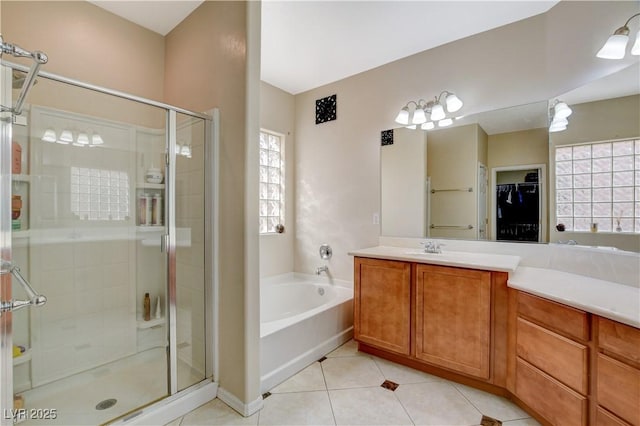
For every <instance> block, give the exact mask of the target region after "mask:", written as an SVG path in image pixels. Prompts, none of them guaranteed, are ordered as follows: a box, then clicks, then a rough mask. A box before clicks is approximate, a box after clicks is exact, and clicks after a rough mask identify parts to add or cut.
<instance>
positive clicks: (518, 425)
mask: <svg viewBox="0 0 640 426" xmlns="http://www.w3.org/2000/svg"><path fill="white" fill-rule="evenodd" d="M502 426H540V423H538V422H537V421H536V420H535V419H532V418H530V417H529V418H527V419H521V420H512V421H510V422H504V423H502Z"/></svg>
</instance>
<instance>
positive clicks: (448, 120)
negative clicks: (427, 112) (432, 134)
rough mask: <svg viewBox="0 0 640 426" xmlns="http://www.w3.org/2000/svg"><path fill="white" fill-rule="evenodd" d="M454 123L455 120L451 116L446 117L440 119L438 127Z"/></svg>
mask: <svg viewBox="0 0 640 426" xmlns="http://www.w3.org/2000/svg"><path fill="white" fill-rule="evenodd" d="M451 124H453V120H452V119H450V118H445V119H444V120H440V121H438V127H447V126H451Z"/></svg>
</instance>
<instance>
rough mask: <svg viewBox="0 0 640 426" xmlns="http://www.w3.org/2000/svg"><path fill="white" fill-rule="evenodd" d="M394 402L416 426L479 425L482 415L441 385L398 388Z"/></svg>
mask: <svg viewBox="0 0 640 426" xmlns="http://www.w3.org/2000/svg"><path fill="white" fill-rule="evenodd" d="M395 394H396V395H397V396H398V399H399V400H400V402H401V403H402V405H403V406H404V408H405V409H406V410H407V412H408V413H409V416H411V419H412V420H413V422H414V423H415V424H416V425H440V426H444V425H456V426H462V425H479V424H480V420H481V419H482V414H481V413H480V412H479V411H478V410H477V409H476V408H475V407H474V406H473V405H471V403H470V402H469V401H467V399H466V398H465V397H464V396H462V394H461V393H460V392H458V390H457V389H456V388H454V387H453V386H452V385H450V384H449V383H445V382H429V383H417V384H409V385H400V387H398V389H397V390H396V391H395Z"/></svg>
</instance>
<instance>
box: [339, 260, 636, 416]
mask: <svg viewBox="0 0 640 426" xmlns="http://www.w3.org/2000/svg"><path fill="white" fill-rule="evenodd" d="M350 254H351V255H353V256H354V292H355V295H354V338H355V340H356V341H357V342H358V346H359V349H360V350H361V351H363V352H367V353H370V354H373V355H376V356H380V357H382V358H386V359H389V360H391V361H394V362H397V363H400V364H404V365H407V366H410V367H413V368H416V369H419V370H422V371H425V372H428V373H430V374H435V375H438V376H441V377H444V378H446V379H449V380H454V381H457V382H460V383H463V384H466V385H470V386H473V387H476V388H479V389H482V390H486V391H490V392H493V393H495V394H499V395H503V396H506V397H508V398H510V399H512V400H513V401H514V402H516V403H517V404H518V405H520V406H521V407H522V408H524V409H525V410H527V411H528V412H529V413H530V414H531V415H533V416H534V417H536V418H537V419H538V420H539V421H540V422H542V423H544V424H555V425H574V424H575V425H587V424H594V425H595V424H597V425H629V424H631V425H640V409H639V407H640V328H639V327H640V318H639V317H638V312H640V311H638V308H637V307H636V303H637V302H638V294H640V290H638V289H637V288H635V287H630V286H626V285H621V284H615V283H608V282H604V281H600V280H596V279H592V278H589V277H583V276H578V275H575V274H569V273H565V272H560V271H551V270H546V269H538V268H529V267H518V264H519V261H520V258H519V257H518V256H509V255H495V254H476V253H466V252H458V253H456V252H445V253H438V254H431V253H423V252H420V251H416V250H411V249H406V248H400V247H373V248H369V249H364V250H358V251H354V252H352V253H350ZM560 282H562V283H563V285H559V283H560ZM545 286H548V288H545ZM576 286H578V287H579V292H578V293H579V294H580V296H576V297H573V296H572V297H568V296H567V295H566V294H562V291H566V288H567V287H568V288H571V287H576ZM603 286H606V287H603ZM603 291H606V292H608V296H606V297H600V296H602V292H603ZM589 298H593V299H594V300H593V301H592V300H590V299H589ZM634 298H635V301H634ZM598 300H599V301H598ZM559 301H564V302H565V303H559ZM567 301H568V303H569V304H571V305H572V306H569V305H568V304H567ZM616 301H617V303H618V304H615V303H613V302H616ZM628 301H630V302H629V303H627V302H628Z"/></svg>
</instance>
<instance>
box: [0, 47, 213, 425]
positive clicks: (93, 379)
mask: <svg viewBox="0 0 640 426" xmlns="http://www.w3.org/2000/svg"><path fill="white" fill-rule="evenodd" d="M0 41H1V40H0ZM2 44H3V48H5V47H6V46H7V44H5V43H4V42H2ZM8 46H10V47H13V46H11V45H8ZM4 53H11V54H13V55H14V56H28V54H29V52H27V51H24V50H22V49H20V50H19V51H17V50H15V49H14V51H9V50H8V49H6V48H5V50H4ZM36 53H39V52H36ZM6 56H8V55H6ZM31 56H32V57H33V58H34V63H35V62H37V58H36V56H35V54H31ZM40 59H43V61H44V62H46V56H43V57H40ZM39 65H41V64H35V65H34V66H32V67H31V68H29V67H25V66H22V65H17V64H13V63H10V62H7V61H6V60H5V58H3V60H2V65H1V67H0V68H1V69H0V78H1V80H0V84H1V85H2V87H1V91H0V93H1V94H2V102H1V103H2V105H3V108H2V111H3V112H2V121H1V124H0V126H1V128H0V137H1V139H0V159H1V160H0V162H1V164H0V166H1V181H0V196H1V201H0V209H1V212H0V213H1V223H0V225H1V228H0V229H1V233H0V242H1V250H2V251H1V255H2V275H1V280H2V281H1V286H0V296H1V299H0V300H1V301H2V312H1V314H0V339H1V343H2V348H1V352H0V361H1V368H2V369H1V370H0V377H2V387H1V389H0V398H1V399H0V403H1V406H2V420H1V424H2V425H5V424H12V423H13V422H14V421H20V422H23V424H47V425H50V424H64V425H74V424H82V425H85V424H103V423H111V422H116V423H126V422H132V421H135V419H136V417H138V418H142V417H144V416H145V415H149V413H150V412H153V410H157V409H158V407H163V404H164V406H165V407H166V406H169V405H170V404H171V403H175V402H176V401H178V400H179V399H180V398H181V397H183V396H184V395H188V394H189V393H193V392H198V391H202V389H204V388H206V389H207V391H206V392H208V393H209V395H211V392H213V396H215V382H214V356H213V347H214V331H213V328H214V327H213V323H214V317H215V315H214V314H215V313H214V312H213V306H214V295H213V289H214V285H213V281H214V279H213V277H214V272H215V271H214V270H213V269H212V266H211V265H212V264H213V258H214V256H213V247H214V244H213V228H214V216H213V213H212V212H213V211H214V210H215V209H214V207H215V206H214V201H213V199H214V198H213V195H214V193H215V191H214V186H215V179H214V176H213V172H212V165H214V164H215V154H214V152H213V150H214V142H215V132H216V131H217V124H216V119H215V117H217V112H216V111H212V113H211V115H205V114H201V113H195V112H191V111H186V110H183V109H180V108H175V107H172V106H169V105H165V104H162V103H159V102H154V101H150V100H146V99H142V98H138V97H135V96H130V95H127V94H124V93H120V92H115V91H111V90H107V89H103V88H99V87H95V86H92V85H89V84H84V83H82V82H78V81H74V80H71V79H67V78H64V77H60V76H56V75H52V74H48V73H43V72H42V71H39V70H38V67H39ZM22 301H24V303H22ZM23 305H24V306H23ZM22 307H25V309H20V308H22ZM169 416H170V415H169ZM169 416H166V415H165V416H164V418H169Z"/></svg>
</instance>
